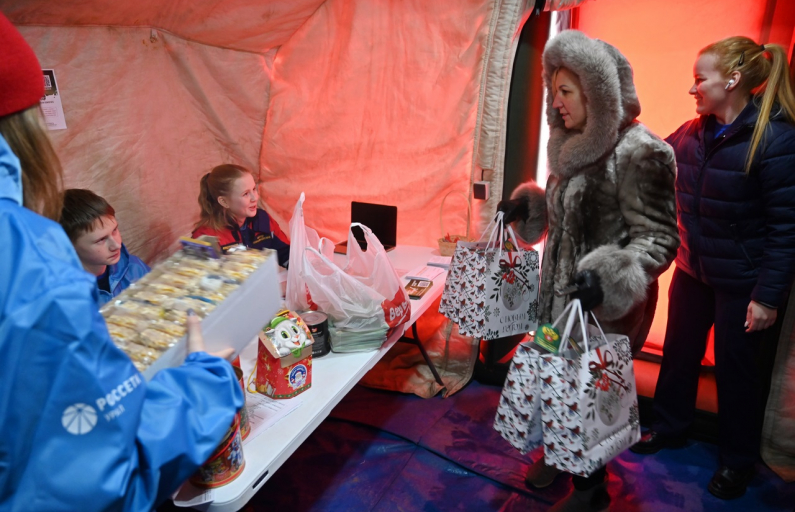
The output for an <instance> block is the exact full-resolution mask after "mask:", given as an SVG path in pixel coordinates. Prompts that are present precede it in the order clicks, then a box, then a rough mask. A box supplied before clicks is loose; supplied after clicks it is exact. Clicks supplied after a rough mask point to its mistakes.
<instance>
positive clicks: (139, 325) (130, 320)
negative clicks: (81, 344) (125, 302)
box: [105, 311, 149, 332]
mask: <svg viewBox="0 0 795 512" xmlns="http://www.w3.org/2000/svg"><path fill="white" fill-rule="evenodd" d="M105 322H106V323H107V324H108V330H110V324H114V325H117V326H120V327H126V328H128V329H132V330H133V331H135V332H141V331H143V330H144V329H146V325H147V324H148V323H149V322H148V321H147V320H145V319H143V318H141V317H139V316H137V315H132V314H129V313H127V314H125V313H124V312H123V311H118V312H113V313H111V314H109V315H108V316H106V317H105Z"/></svg>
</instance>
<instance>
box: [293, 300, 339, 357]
mask: <svg viewBox="0 0 795 512" xmlns="http://www.w3.org/2000/svg"><path fill="white" fill-rule="evenodd" d="M298 315H299V316H300V317H301V319H302V320H303V321H304V323H305V324H306V326H307V327H309V331H310V332H311V333H312V338H314V340H315V341H314V343H313V344H312V357H322V356H325V355H326V354H328V353H329V352H330V351H331V345H330V344H329V333H328V316H326V314H325V313H321V312H320V311H304V312H303V313H298Z"/></svg>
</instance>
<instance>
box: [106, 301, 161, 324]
mask: <svg viewBox="0 0 795 512" xmlns="http://www.w3.org/2000/svg"><path fill="white" fill-rule="evenodd" d="M114 307H115V308H116V310H117V311H124V312H126V313H132V314H135V315H139V316H141V317H143V318H147V319H149V320H157V319H160V318H163V315H164V314H165V311H164V310H163V308H162V307H159V306H155V305H153V304H148V303H146V302H139V301H136V300H120V301H117V302H116V303H115V304H114Z"/></svg>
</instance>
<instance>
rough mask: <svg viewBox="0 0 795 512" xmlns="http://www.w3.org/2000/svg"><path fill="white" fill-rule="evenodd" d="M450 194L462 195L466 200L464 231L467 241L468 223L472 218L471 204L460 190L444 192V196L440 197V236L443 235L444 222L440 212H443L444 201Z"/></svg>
mask: <svg viewBox="0 0 795 512" xmlns="http://www.w3.org/2000/svg"><path fill="white" fill-rule="evenodd" d="M450 194H458V195H460V196H461V197H463V198H464V200H465V201H466V202H467V232H466V238H467V241H469V225H470V224H471V218H472V204H471V203H470V202H469V198H468V197H467V196H466V195H465V194H464V193H462V192H454V191H450V192H448V193H447V194H445V195H444V197H443V198H442V204H441V205H440V206H439V229H440V230H441V232H442V237H444V236H445V232H444V223H443V221H442V213H443V212H444V202H445V201H446V200H447V196H449V195H450Z"/></svg>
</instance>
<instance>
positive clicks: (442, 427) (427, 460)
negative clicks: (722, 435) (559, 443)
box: [245, 383, 795, 512]
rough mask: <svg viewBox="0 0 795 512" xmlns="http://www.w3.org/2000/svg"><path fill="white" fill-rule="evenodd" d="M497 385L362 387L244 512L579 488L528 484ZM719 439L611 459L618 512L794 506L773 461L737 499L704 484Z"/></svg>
mask: <svg viewBox="0 0 795 512" xmlns="http://www.w3.org/2000/svg"><path fill="white" fill-rule="evenodd" d="M499 393H500V389H499V388H496V387H492V386H484V385H480V384H477V383H471V384H470V385H469V386H468V387H467V388H465V389H464V390H463V391H461V392H460V393H458V394H456V395H454V396H452V397H450V398H447V399H442V398H440V397H434V398H431V399H428V400H423V399H421V398H418V397H416V396H413V395H402V394H398V393H389V392H384V391H376V390H371V389H366V388H362V387H358V386H357V387H356V388H354V390H352V391H351V392H350V393H349V394H348V396H347V397H346V398H345V399H343V401H342V402H341V403H340V404H339V405H338V406H337V408H335V409H334V411H333V412H332V414H331V416H330V418H329V419H328V420H326V421H325V422H323V423H322V424H321V426H320V427H319V428H318V429H317V430H316V431H315V432H314V433H313V434H312V435H311V436H310V437H309V439H307V441H306V442H304V444H303V445H302V446H301V447H300V448H299V449H298V450H297V451H296V452H295V454H294V455H293V456H292V457H290V459H289V460H288V461H287V462H286V463H285V464H284V465H283V466H282V468H280V469H279V470H278V471H277V472H276V473H275V474H274V476H273V477H272V478H271V480H270V481H268V482H267V483H266V484H265V485H264V486H263V488H262V489H261V490H260V491H259V492H258V493H257V495H256V496H255V498H254V499H253V500H252V501H251V502H250V503H249V504H248V506H247V507H246V509H245V510H247V511H249V512H254V511H260V510H263V511H264V510H279V509H281V508H283V507H286V508H288V509H289V510H291V511H318V512H319V511H337V510H339V511H347V510H351V511H367V510H372V511H393V510H405V511H448V510H449V511H452V510H465V511H469V510H472V511H514V510H515V511H520V510H521V511H541V510H546V509H547V508H548V507H549V505H550V504H551V503H554V502H555V501H557V500H558V499H560V498H561V497H563V496H565V494H566V493H567V492H568V491H569V489H570V488H571V484H570V481H569V478H568V477H567V476H560V477H558V479H557V480H556V481H555V482H554V483H553V484H552V485H551V486H550V487H548V488H547V489H544V490H543V491H530V490H528V489H527V488H525V486H524V484H523V477H524V472H525V471H526V469H527V466H528V464H529V463H530V461H531V458H533V457H537V456H538V454H535V453H534V454H529V455H528V456H521V455H520V454H519V453H518V452H517V451H516V450H514V449H513V448H511V447H510V446H509V445H508V443H506V442H505V441H503V440H502V439H501V438H500V437H499V436H498V435H497V434H496V432H495V431H494V430H493V429H492V426H491V425H492V422H493V420H494V414H495V410H496V407H497V401H498V399H499ZM716 464H717V447H716V446H715V445H711V444H707V443H701V442H697V441H690V442H689V443H688V444H687V446H686V447H684V448H682V449H678V450H664V451H662V452H660V453H658V454H655V455H650V456H640V455H635V454H633V453H631V452H625V453H623V454H622V455H621V456H620V457H618V458H616V459H615V460H613V461H612V462H610V463H609V464H608V472H609V474H610V476H609V483H608V489H609V491H610V495H611V496H612V498H613V504H612V510H616V511H629V512H635V511H638V512H641V511H654V512H658V511H662V512H666V511H677V512H678V511H713V510H714V511H727V512H728V511H737V512H740V511H742V512H746V511H754V512H756V511H782V512H784V511H786V512H791V511H792V510H793V505H795V484H786V483H784V482H783V481H782V480H781V479H780V478H779V477H778V476H777V475H775V474H774V473H773V472H772V471H770V470H769V469H768V468H766V467H764V466H763V465H761V464H760V465H759V468H758V469H759V472H758V474H757V476H756V477H755V478H754V480H753V481H752V482H751V484H750V485H749V487H748V492H747V493H746V495H745V496H743V497H742V498H740V499H737V500H733V501H723V500H719V499H717V498H714V497H713V496H712V495H710V494H709V493H708V492H706V485H707V483H708V482H709V479H710V478H711V476H712V473H713V472H714V470H715V468H716Z"/></svg>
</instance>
